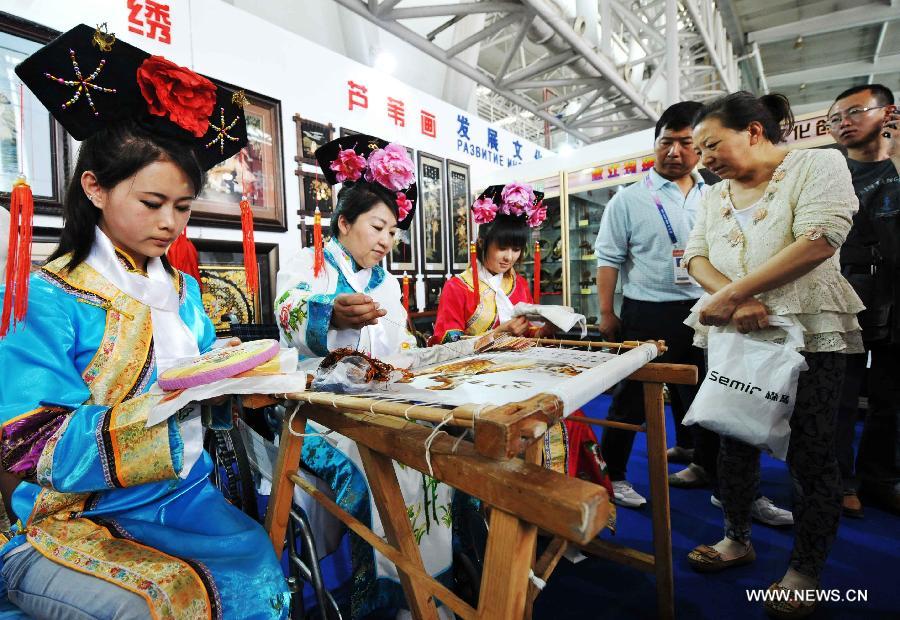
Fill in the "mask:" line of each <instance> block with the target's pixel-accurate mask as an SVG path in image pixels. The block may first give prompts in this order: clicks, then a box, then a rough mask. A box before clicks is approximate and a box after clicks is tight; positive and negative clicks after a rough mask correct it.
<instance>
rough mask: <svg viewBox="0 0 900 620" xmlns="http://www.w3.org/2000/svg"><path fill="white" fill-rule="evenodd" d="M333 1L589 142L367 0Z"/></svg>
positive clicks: (555, 125)
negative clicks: (383, 14) (375, 11)
mask: <svg viewBox="0 0 900 620" xmlns="http://www.w3.org/2000/svg"><path fill="white" fill-rule="evenodd" d="M335 1H336V2H337V3H338V4H340V5H341V6H342V7H344V8H346V9H348V10H349V11H351V12H353V13H355V14H356V15H359V16H360V17H362V18H363V19H366V20H368V21H370V22H372V23H373V24H375V25H376V26H378V27H380V28H382V29H384V30H386V31H387V32H390V33H391V34H392V35H394V36H396V37H398V38H400V39H402V40H403V41H406V42H407V43H409V44H410V45H412V46H413V47H415V48H416V49H418V50H419V51H421V52H424V53H425V54H428V55H429V56H431V57H432V58H434V59H436V60H439V61H440V62H443V63H444V64H445V65H447V66H448V67H450V68H451V69H453V70H454V71H457V72H458V73H461V74H462V75H464V76H466V77H467V78H469V79H471V80H472V81H474V82H475V83H476V84H480V85H481V86H484V87H486V88H489V89H491V90H492V91H494V92H496V93H498V94H500V95H503V96H504V97H506V99H508V100H509V101H511V102H513V103H514V104H516V105H517V106H519V107H520V108H522V109H524V110H528V111H529V112H531V113H532V114H534V115H535V116H537V117H538V118H540V119H541V120H545V121H547V122H548V123H550V124H551V125H553V126H554V127H558V128H559V129H562V130H563V131H565V132H566V133H568V134H569V135H571V136H572V137H574V138H577V139H579V140H581V141H582V142H591V141H592V138H591V137H590V136H588V135H587V134H585V133H584V132H581V131H579V130H577V129H574V128H572V127H569V126H568V125H566V124H565V123H564V122H562V121H561V120H560V119H558V118H557V117H556V116H553V115H552V114H548V113H547V112H545V111H544V110H538V109H537V107H536V106H535V103H534V102H533V101H531V100H530V99H528V98H526V97H523V96H522V95H519V94H517V93H515V92H513V91H510V90H505V89H498V88H497V87H496V86H495V85H494V82H493V79H492V78H490V77H488V76H487V75H486V74H485V73H483V72H482V71H479V70H478V69H476V68H475V67H472V66H471V65H467V64H466V63H464V62H463V61H461V60H460V59H459V58H452V57H450V56H448V55H447V52H446V51H445V50H443V49H441V48H440V47H439V46H437V45H435V44H434V43H432V42H431V41H429V40H428V39H426V38H425V37H423V36H421V35H419V34H417V33H415V32H413V31H411V30H410V29H409V28H406V27H405V26H403V25H401V24H399V23H397V22H395V21H391V20H387V19H383V18H381V17H379V16H377V15H375V14H373V13H371V12H370V11H369V9H368V4H367V2H365V1H363V0H335ZM388 1H390V0H384V2H388Z"/></svg>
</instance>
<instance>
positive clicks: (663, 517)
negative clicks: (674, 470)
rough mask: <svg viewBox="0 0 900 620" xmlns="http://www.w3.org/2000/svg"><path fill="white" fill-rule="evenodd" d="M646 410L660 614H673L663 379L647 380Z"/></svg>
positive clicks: (658, 615)
mask: <svg viewBox="0 0 900 620" xmlns="http://www.w3.org/2000/svg"><path fill="white" fill-rule="evenodd" d="M644 413H645V415H646V418H645V419H646V420H647V461H648V468H649V470H650V506H651V508H652V517H653V554H654V556H655V558H654V572H655V573H656V599H657V617H659V618H673V617H674V616H675V583H674V577H673V571H672V528H671V521H670V517H669V476H668V466H667V463H666V418H665V416H666V410H665V404H664V403H663V384H662V383H644Z"/></svg>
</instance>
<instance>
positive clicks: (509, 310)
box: [478, 263, 513, 323]
mask: <svg viewBox="0 0 900 620" xmlns="http://www.w3.org/2000/svg"><path fill="white" fill-rule="evenodd" d="M505 275H506V273H497V274H493V275H492V274H491V272H490V271H488V270H487V269H485V267H484V265H482V264H481V263H478V276H479V278H478V279H479V280H481V281H482V282H487V285H488V286H489V287H491V290H493V291H494V293H495V297H496V300H497V319H498V320H499V321H500V322H501V323H505V322H506V321H508V320H510V319H511V318H512V316H513V304H512V302H511V301H510V300H509V297H508V296H507V294H506V292H505V291H504V290H503V278H504V276H505Z"/></svg>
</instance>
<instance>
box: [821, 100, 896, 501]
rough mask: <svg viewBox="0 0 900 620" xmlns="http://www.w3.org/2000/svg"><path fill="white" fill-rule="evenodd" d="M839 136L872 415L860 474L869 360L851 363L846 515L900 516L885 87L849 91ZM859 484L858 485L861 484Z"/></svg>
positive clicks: (891, 169) (840, 435)
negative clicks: (879, 508) (851, 212)
mask: <svg viewBox="0 0 900 620" xmlns="http://www.w3.org/2000/svg"><path fill="white" fill-rule="evenodd" d="M828 123H829V125H830V128H831V133H832V136H834V139H835V140H836V141H837V142H838V143H839V144H840V145H841V146H843V147H845V148H846V149H847V165H848V167H849V168H850V173H851V175H852V177H853V186H854V188H855V190H856V196H857V198H859V212H858V213H857V214H856V216H855V217H854V220H853V228H852V229H851V231H850V234H849V235H848V236H847V241H846V242H845V243H844V245H843V246H842V247H841V268H842V271H843V273H844V276H845V277H846V278H847V279H848V280H849V281H850V283H851V284H852V285H853V287H854V288H855V289H856V292H857V293H858V294H859V296H860V297H861V298H862V300H863V303H864V304H865V305H866V310H865V311H864V312H862V313H860V315H859V322H860V324H861V325H862V327H863V339H864V341H865V343H866V349H867V351H868V353H869V354H871V366H870V368H869V372H868V381H867V386H868V402H869V411H868V414H867V416H866V422H865V426H864V429H863V436H862V440H861V442H860V446H859V455H858V457H857V461H856V475H855V476H854V472H853V448H852V443H853V429H854V424H855V422H856V418H857V414H858V403H859V394H860V389H861V386H862V384H863V378H864V375H865V374H866V373H865V369H866V361H867V358H868V356H867V355H866V354H861V355H855V356H850V358H851V359H848V364H847V375H846V379H845V382H844V390H843V396H842V399H841V401H842V402H841V408H840V412H839V413H838V429H837V433H836V437H835V438H836V449H837V453H838V454H837V456H838V462H839V463H840V465H841V473H842V475H843V476H844V513H845V514H846V515H847V516H853V517H861V516H862V504H860V502H859V499H858V498H857V497H856V490H857V487H858V486H859V485H860V484H861V487H860V491H861V493H862V494H863V496H864V497H868V498H871V499H872V500H873V501H875V502H877V503H879V504H882V505H884V506H886V507H888V508H890V509H892V510H894V511H897V512H900V312H898V308H900V303H898V293H900V285H898V279H900V269H898V266H900V174H898V170H900V113H898V112H897V110H896V108H895V106H894V95H893V93H892V92H891V91H890V90H889V89H888V88H886V87H885V86H882V85H881V84H866V85H862V86H855V87H853V88H850V89H847V90H845V91H844V92H842V93H841V94H840V95H838V96H837V98H836V99H835V102H834V104H832V106H831V109H830V110H829V111H828ZM857 477H858V478H857Z"/></svg>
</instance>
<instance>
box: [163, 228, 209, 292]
mask: <svg viewBox="0 0 900 620" xmlns="http://www.w3.org/2000/svg"><path fill="white" fill-rule="evenodd" d="M166 256H167V257H168V259H169V264H170V265H172V266H173V267H174V268H175V269H177V270H179V271H183V272H185V273H186V274H188V275H190V276H193V277H194V279H195V280H196V281H197V284H199V285H200V290H201V291H202V290H203V283H202V282H201V281H200V260H199V256H198V255H197V248H196V247H194V244H193V243H192V242H191V240H190V239H189V238H188V235H187V226H185V228H184V230H182V231H181V234H180V235H178V238H177V239H175V242H174V243H173V244H172V245H170V246H169V251H168V252H166Z"/></svg>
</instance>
